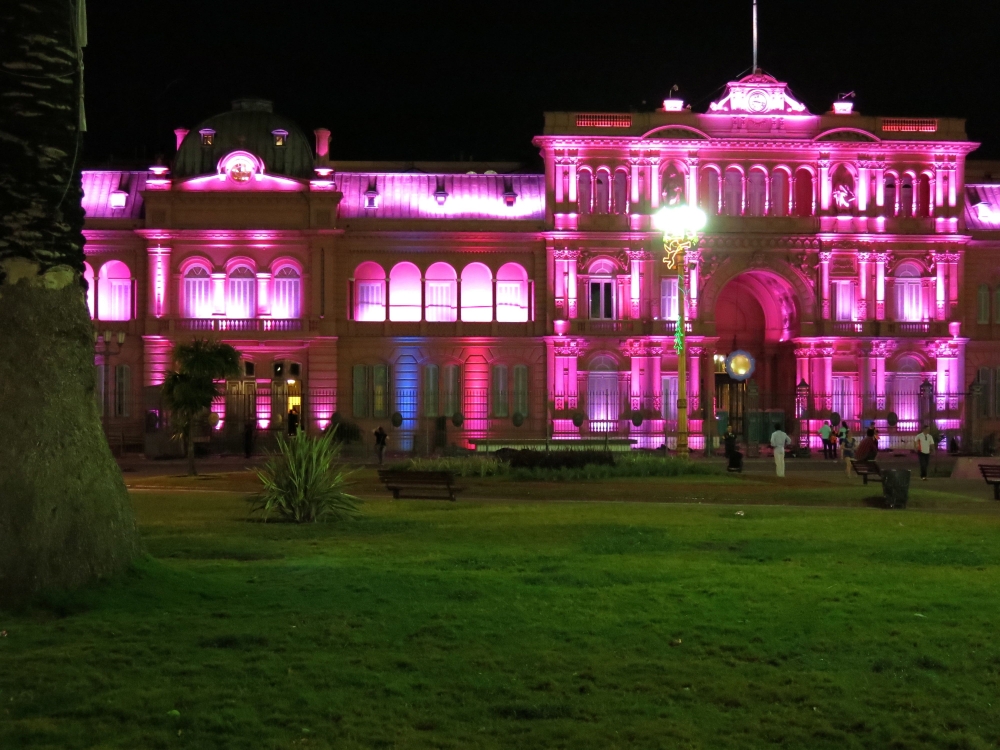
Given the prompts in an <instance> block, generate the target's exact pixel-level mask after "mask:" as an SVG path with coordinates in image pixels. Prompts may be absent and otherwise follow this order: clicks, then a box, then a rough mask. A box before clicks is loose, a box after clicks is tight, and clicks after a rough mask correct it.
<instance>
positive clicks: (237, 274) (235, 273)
mask: <svg viewBox="0 0 1000 750" xmlns="http://www.w3.org/2000/svg"><path fill="white" fill-rule="evenodd" d="M226 317H227V318H255V317H257V274H255V273H254V271H253V269H252V268H250V267H249V266H237V267H236V268H234V269H233V270H231V271H230V272H229V278H228V279H227V280H226Z"/></svg>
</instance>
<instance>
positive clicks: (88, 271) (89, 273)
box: [83, 262, 94, 320]
mask: <svg viewBox="0 0 1000 750" xmlns="http://www.w3.org/2000/svg"><path fill="white" fill-rule="evenodd" d="M83 280H84V281H86V282H87V309H88V310H90V319H91V320H93V319H94V269H93V268H92V267H91V265H90V264H89V263H86V262H84V264H83Z"/></svg>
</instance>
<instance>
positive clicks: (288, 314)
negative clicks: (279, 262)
mask: <svg viewBox="0 0 1000 750" xmlns="http://www.w3.org/2000/svg"><path fill="white" fill-rule="evenodd" d="M301 315H302V279H301V277H300V276H299V272H298V271H297V270H296V269H295V268H294V267H292V266H285V267H284V268H282V269H281V270H279V271H278V272H277V273H276V274H275V275H274V296H273V299H272V302H271V316H272V317H274V318H298V317H301Z"/></svg>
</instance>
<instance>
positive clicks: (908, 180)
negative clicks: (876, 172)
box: [897, 174, 913, 219]
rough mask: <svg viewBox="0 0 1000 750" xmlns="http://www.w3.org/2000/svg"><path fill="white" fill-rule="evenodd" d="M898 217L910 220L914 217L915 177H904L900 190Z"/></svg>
mask: <svg viewBox="0 0 1000 750" xmlns="http://www.w3.org/2000/svg"><path fill="white" fill-rule="evenodd" d="M897 215H898V216H902V217H903V218H906V219H908V218H910V217H911V216H913V176H912V175H908V174H906V175H903V177H902V179H901V180H900V188H899V213H898V214H897Z"/></svg>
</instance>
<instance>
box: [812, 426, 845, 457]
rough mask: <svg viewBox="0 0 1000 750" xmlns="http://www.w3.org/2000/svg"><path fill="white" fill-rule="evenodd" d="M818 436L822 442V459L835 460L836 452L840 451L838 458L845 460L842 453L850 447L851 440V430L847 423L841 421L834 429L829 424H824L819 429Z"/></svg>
mask: <svg viewBox="0 0 1000 750" xmlns="http://www.w3.org/2000/svg"><path fill="white" fill-rule="evenodd" d="M819 436H820V438H821V439H822V440H823V458H826V459H834V460H836V459H837V458H838V455H837V452H838V450H839V451H840V455H839V458H845V453H844V451H845V449H848V448H849V447H850V445H849V441H850V439H851V428H850V427H849V426H848V424H847V422H843V421H842V422H840V424H838V425H837V426H836V427H834V426H833V425H831V424H830V423H829V422H824V423H823V426H822V427H820V428H819Z"/></svg>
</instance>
